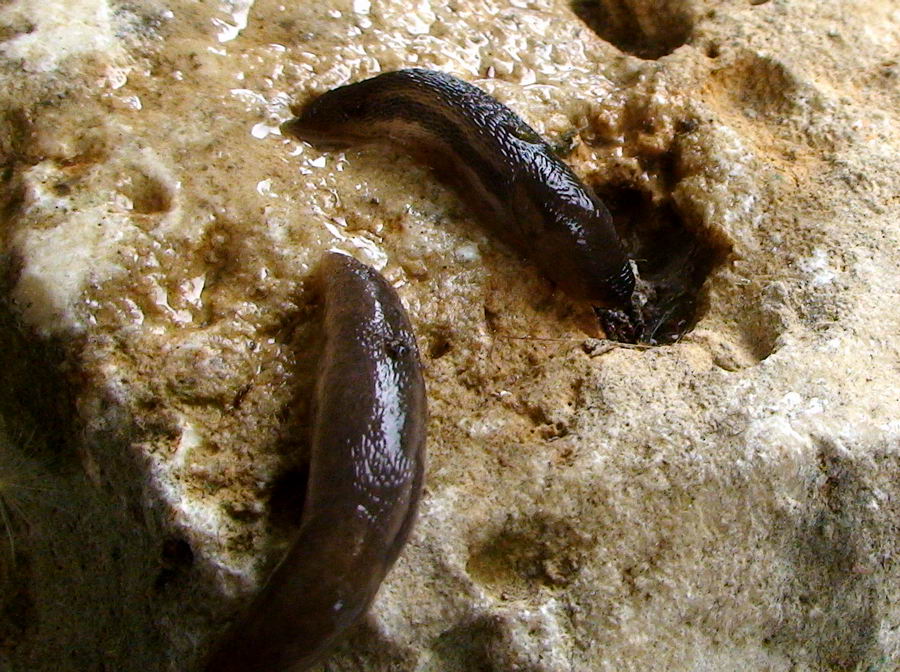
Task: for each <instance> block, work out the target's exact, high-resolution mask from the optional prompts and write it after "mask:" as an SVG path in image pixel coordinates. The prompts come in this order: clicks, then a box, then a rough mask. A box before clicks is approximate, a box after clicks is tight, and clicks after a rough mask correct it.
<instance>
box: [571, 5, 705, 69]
mask: <svg viewBox="0 0 900 672" xmlns="http://www.w3.org/2000/svg"><path fill="white" fill-rule="evenodd" d="M571 7H572V11H573V12H575V14H576V15H577V16H578V18H580V19H581V20H582V21H584V23H585V24H586V25H587V26H588V28H590V29H591V30H592V31H594V32H595V33H597V35H599V36H600V37H602V38H603V39H604V40H606V41H607V42H610V43H611V44H614V45H615V46H616V47H618V48H619V49H621V50H622V51H624V52H626V53H629V54H632V55H633V56H637V57H638V58H643V59H647V60H655V59H657V58H661V57H662V56H665V55H666V54H671V53H672V52H673V51H675V50H676V49H677V48H678V47H680V46H681V45H683V44H686V43H687V41H688V40H689V39H690V37H691V32H692V31H693V28H694V21H693V17H692V13H691V11H690V9H689V3H688V2H687V1H686V0H572V3H571Z"/></svg>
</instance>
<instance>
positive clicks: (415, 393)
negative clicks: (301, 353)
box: [206, 253, 426, 672]
mask: <svg viewBox="0 0 900 672" xmlns="http://www.w3.org/2000/svg"><path fill="white" fill-rule="evenodd" d="M320 272H321V280H322V285H323V293H324V303H325V319H324V324H325V346H324V351H323V354H322V359H321V360H320V363H319V371H318V377H317V381H316V392H315V411H314V413H315V419H314V424H313V434H312V449H311V457H310V473H309V484H308V487H307V493H306V501H305V503H304V509H303V520H302V524H301V528H300V532H299V535H298V538H297V540H296V541H295V542H294V544H293V546H292V547H291V550H290V551H289V552H288V554H287V556H286V557H285V558H284V560H282V562H281V563H280V564H279V565H278V567H277V568H276V569H275V571H274V572H273V574H272V576H271V577H270V579H269V580H268V582H267V584H266V586H265V587H264V588H263V589H262V591H261V593H260V594H259V595H258V597H257V598H256V599H255V600H254V602H253V604H252V605H251V606H250V608H249V609H248V611H247V613H246V615H245V616H244V617H243V618H242V619H239V620H238V621H237V622H236V623H235V624H234V625H233V626H232V628H231V630H230V631H229V633H228V634H227V636H226V637H225V639H224V640H223V644H222V646H221V647H220V648H219V649H218V650H217V651H216V652H215V653H214V655H213V657H212V659H211V661H210V663H209V665H208V667H207V668H206V669H207V672H238V671H241V672H257V671H258V672H262V671H263V670H265V671H266V672H285V671H290V672H301V671H302V670H307V669H308V668H309V667H310V666H312V665H314V664H315V663H316V662H317V661H319V660H321V659H322V658H323V657H324V656H325V655H326V654H327V653H328V652H329V651H330V649H331V647H332V645H333V644H334V643H335V641H336V640H338V639H339V637H340V636H341V634H342V633H344V632H345V631H346V629H347V628H348V627H350V626H351V625H353V624H354V623H355V622H356V621H357V620H359V618H360V617H361V616H362V615H363V614H364V613H365V612H366V610H367V609H368V607H369V605H370V604H371V602H372V600H373V599H374V597H375V594H376V593H377V591H378V587H379V586H380V585H381V582H382V580H383V579H384V577H385V575H386V574H387V572H388V570H389V569H390V568H391V566H392V565H393V564H394V561H395V560H396V559H397V556H398V555H399V553H400V550H401V549H402V547H403V545H404V544H405V543H406V540H407V537H408V536H409V532H410V529H411V528H412V524H413V521H414V519H415V515H416V509H417V506H418V501H419V496H420V494H421V489H422V477H423V470H424V460H425V420H426V407H425V384H424V381H423V378H422V370H421V364H420V362H419V356H418V351H417V349H416V342H415V338H414V336H413V332H412V328H411V327H410V324H409V320H408V318H407V316H406V313H405V311H404V309H403V306H402V304H401V303H400V299H399V298H398V296H397V294H396V292H395V291H394V290H393V288H391V286H390V285H389V284H388V283H387V281H386V280H385V279H384V278H383V277H382V276H381V275H380V274H378V273H377V272H376V271H375V270H373V269H371V268H369V267H368V266H365V265H363V264H361V263H360V262H358V261H356V260H355V259H353V258H352V257H348V256H345V255H340V254H334V253H329V254H328V255H326V257H325V259H324V260H323V262H322V265H321V270H320Z"/></svg>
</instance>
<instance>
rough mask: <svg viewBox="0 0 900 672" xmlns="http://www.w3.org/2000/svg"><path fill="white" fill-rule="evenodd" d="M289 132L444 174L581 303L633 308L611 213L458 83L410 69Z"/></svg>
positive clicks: (317, 104)
mask: <svg viewBox="0 0 900 672" xmlns="http://www.w3.org/2000/svg"><path fill="white" fill-rule="evenodd" d="M284 128H285V131H286V132H288V133H291V134H293V135H295V136H297V137H299V138H300V139H302V140H306V141H307V142H309V143H311V144H312V145H314V146H316V147H319V148H323V149H334V148H339V147H346V146H350V145H355V144H364V143H371V142H388V143H392V144H397V145H400V146H402V147H403V148H404V149H405V150H406V151H408V152H409V153H410V154H412V155H413V156H414V157H416V158H418V159H419V160H422V161H424V162H426V163H428V164H429V165H431V166H433V167H434V168H436V169H437V170H438V171H439V172H440V173H442V174H443V175H445V176H446V177H447V178H448V179H449V180H450V181H451V182H452V183H453V184H454V185H455V186H456V187H457V189H458V190H459V191H460V193H461V194H462V195H463V197H464V198H466V199H471V198H473V197H474V198H475V200H476V203H477V208H476V210H477V211H476V213H475V214H476V215H477V216H478V218H479V219H480V220H481V221H482V222H483V223H484V224H485V225H487V226H488V227H489V228H490V229H491V230H492V231H493V232H494V233H495V234H496V235H497V236H499V237H500V238H501V239H502V240H504V241H505V242H506V243H507V244H508V245H510V246H511V247H513V248H514V249H515V250H517V251H518V252H519V253H520V254H522V255H523V256H525V257H526V258H529V259H531V260H532V261H533V262H534V263H535V264H537V265H538V267H539V268H540V269H541V270H542V272H543V273H544V274H545V275H546V276H547V277H549V278H550V279H552V280H553V281H555V282H556V283H557V284H559V285H560V286H561V287H562V288H563V289H565V290H566V291H567V292H568V293H569V294H571V295H572V296H573V297H574V298H576V299H582V300H587V301H590V302H591V303H593V304H595V305H600V306H605V307H609V308H617V309H621V310H624V311H626V312H629V313H630V312H631V310H632V293H633V291H634V285H635V278H634V274H633V272H632V269H631V264H630V262H629V261H628V257H627V255H626V254H625V252H624V250H623V248H622V245H621V242H620V241H619V238H618V235H617V234H616V231H615V228H614V227H613V224H612V218H611V216H610V214H609V211H608V210H607V209H606V206H604V205H603V203H601V202H600V200H599V199H597V198H596V197H595V196H594V195H593V194H592V193H591V192H590V190H589V189H588V188H587V187H586V186H585V185H584V184H583V183H582V182H581V180H579V179H578V177H577V176H576V175H575V173H573V172H572V170H571V169H570V168H569V167H568V166H567V165H566V164H565V163H563V162H562V161H561V160H559V159H558V158H557V157H556V156H555V155H554V154H553V152H552V150H551V149H550V147H549V146H548V145H547V143H546V142H544V141H543V140H542V139H541V137H540V136H539V135H538V134H537V133H536V132H535V131H534V130H533V129H532V128H531V127H530V126H528V124H526V123H525V122H524V121H522V120H521V119H520V118H519V117H518V116H516V114H515V113H513V112H512V111H511V110H510V109H509V108H507V107H506V106H505V105H503V104H501V103H500V102H498V101H497V100H495V99H494V98H492V97H491V96H489V95H488V94H486V93H485V92H484V91H482V90H481V89H479V88H477V87H475V86H472V85H471V84H468V83H466V82H463V81H461V80H459V79H457V78H455V77H453V76H451V75H448V74H446V73H442V72H435V71H431V70H421V69H410V70H399V71H396V72H388V73H385V74H382V75H378V76H377V77H373V78H371V79H367V80H364V81H362V82H358V83H356V84H350V85H348V86H342V87H340V88H337V89H333V90H332V91H328V92H327V93H325V94H323V95H322V96H320V97H319V98H317V99H315V100H313V101H312V102H311V103H309V104H308V105H306V107H305V108H304V109H303V110H302V112H301V114H300V116H298V117H297V118H296V119H293V120H291V121H289V122H287V123H286V124H285V126H284Z"/></svg>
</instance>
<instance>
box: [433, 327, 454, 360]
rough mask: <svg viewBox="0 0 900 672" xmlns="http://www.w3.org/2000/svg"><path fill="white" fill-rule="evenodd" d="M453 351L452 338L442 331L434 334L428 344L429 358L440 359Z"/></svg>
mask: <svg viewBox="0 0 900 672" xmlns="http://www.w3.org/2000/svg"><path fill="white" fill-rule="evenodd" d="M452 349H453V344H452V343H451V342H450V337H449V336H448V335H447V334H446V333H444V332H441V331H436V332H435V333H434V334H432V336H431V338H430V339H429V343H428V358H429V359H440V358H441V357H443V356H444V355H446V354H447V353H448V352H450V351H451V350H452Z"/></svg>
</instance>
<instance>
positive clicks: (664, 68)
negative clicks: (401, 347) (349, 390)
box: [0, 0, 900, 672]
mask: <svg viewBox="0 0 900 672" xmlns="http://www.w3.org/2000/svg"><path fill="white" fill-rule="evenodd" d="M898 54H900V8H898V7H897V4H896V2H895V1H894V0H845V1H844V2H825V1H818V2H817V1H815V0H792V1H788V0H770V1H768V2H766V1H765V0H762V2H761V1H760V0H725V1H724V2H723V1H716V2H713V1H712V0H665V1H664V2H659V1H656V0H571V1H568V2H567V1H566V0H509V1H508V2H505V1H502V0H450V1H449V2H428V1H427V0H377V1H376V0H372V1H371V2H370V1H369V0H352V1H351V0H329V1H328V2H321V3H320V2H286V1H285V0H255V1H254V0H210V1H208V2H202V3H197V2H190V1H188V0H130V1H128V2H125V1H123V0H9V1H8V2H4V3H2V5H0V77H2V84H3V85H2V87H0V123H2V132H0V157H2V161H3V171H2V174H0V178H2V186H0V195H2V198H0V206H2V218H3V219H2V221H3V227H2V240H0V243H2V255H3V261H4V274H3V278H4V281H3V285H2V292H3V296H4V302H3V305H4V308H3V311H2V324H0V326H2V329H0V334H2V343H3V348H2V351H3V353H4V358H3V366H4V370H5V372H6V378H5V380H4V385H3V386H2V387H3V392H2V395H0V399H2V407H3V413H4V416H5V417H6V418H7V419H6V421H5V423H4V427H5V431H6V433H7V434H8V437H7V439H6V440H5V441H3V442H2V443H0V450H3V456H2V459H0V469H2V473H0V505H2V507H3V508H2V511H3V517H2V521H3V527H4V528H5V529H4V530H3V534H2V535H0V543H2V544H4V548H3V549H0V551H2V553H0V555H2V558H3V559H2V562H0V569H2V575H0V589H2V591H0V669H2V670H4V671H6V670H10V671H14V672H19V671H24V670H28V671H29V672H40V671H45V670H46V671H50V670H52V671H54V672H70V671H71V672H75V671H78V672H83V671H85V670H116V671H117V672H130V671H140V672H150V671H155V670H160V671H167V672H174V671H185V670H193V669H200V666H201V665H202V660H203V658H204V656H205V655H206V653H207V652H208V650H209V647H210V646H212V644H213V643H214V642H215V640H216V637H217V636H218V634H219V633H220V632H221V630H222V628H223V627H224V625H225V624H226V623H227V621H228V619H229V618H230V617H232V616H233V615H234V614H235V613H236V611H237V610H239V609H240V607H241V606H242V605H243V604H245V603H246V600H247V599H248V598H249V596H250V595H252V593H253V591H254V589H255V588H256V587H257V586H258V585H259V582H260V581H261V580H263V579H264V577H265V574H266V571H267V570H268V569H269V568H271V567H272V565H273V563H274V562H276V561H277V559H278V557H279V554H280V553H281V552H282V551H283V549H284V548H285V546H286V544H287V543H289V541H290V539H291V536H292V533H293V532H294V531H296V529H297V523H298V516H299V512H300V506H301V502H302V493H303V484H304V478H305V477H304V464H305V460H306V451H307V444H306V427H307V424H308V411H309V396H310V393H311V389H312V379H313V375H314V370H315V359H316V352H317V343H318V338H319V323H318V311H317V302H316V301H317V300H316V296H315V291H314V287H313V286H312V284H311V282H310V279H311V274H312V272H313V271H314V269H315V265H316V263H317V260H318V259H319V258H320V256H321V255H322V253H323V251H325V250H327V249H340V250H344V251H346V252H349V253H351V254H353V255H355V256H357V257H358V258H359V259H361V260H362V261H364V262H366V263H368V264H372V265H374V266H375V267H376V268H378V269H380V270H381V271H382V272H383V273H384V274H385V275H386V277H388V278H389V279H390V280H391V281H392V282H393V283H394V285H395V286H396V287H397V288H398V290H399V292H400V294H401V297H402V299H403V300H404V302H405V304H406V305H407V307H408V310H409V312H410V315H411V318H412V321H413V324H414V327H415V329H416V332H417V335H418V338H419V342H420V346H421V349H422V352H423V358H424V364H425V368H426V379H427V384H428V394H429V403H430V422H429V434H430V438H429V447H428V449H429V465H428V472H427V481H426V490H425V494H424V497H423V501H422V506H421V512H420V519H419V521H418V524H417V527H416V529H415V532H414V534H413V537H412V539H411V541H410V543H409V545H408V547H407V548H406V550H405V552H404V553H403V555H402V557H401V559H400V561H399V563H398V564H397V566H396V568H395V569H394V571H393V572H392V574H391V575H390V576H389V578H388V580H387V582H386V583H385V585H384V586H383V588H382V591H381V593H380V595H379V598H378V600H377V602H376V604H375V605H374V608H373V609H372V612H371V614H370V616H369V618H368V619H367V620H366V622H365V623H363V624H361V625H360V626H359V627H357V628H355V629H354V631H353V632H352V635H351V636H350V637H349V639H348V640H347V641H345V642H344V643H343V644H341V646H340V647H339V648H338V650H337V651H336V652H335V654H334V656H333V657H332V658H331V659H330V660H329V661H328V662H327V663H326V664H325V665H324V666H323V667H322V668H321V669H327V670H332V671H336V670H371V671H373V672H374V671H378V670H392V671H398V670H403V671H410V672H412V671H416V672H425V671H434V672H455V671H460V672H462V671H463V670H465V671H470V670H496V671H498V672H499V671H504V672H505V671H510V670H523V671H524V670H527V671H529V672H582V671H587V670H592V671H593V670H597V671H601V670H617V671H618V670H649V669H657V670H772V671H785V672H786V671H788V670H792V671H799V670H816V671H818V670H821V671H824V670H872V671H875V670H891V669H898V668H900V566H898V557H900V398H898V375H900V351H898V333H900V308H898V306H900V291H898V288H900V273H898V268H900V226H898V222H900V201H898V197H897V195H898V193H900V168H898V161H897V156H898V153H900V64H898V60H897V59H898ZM412 66H416V67H428V68H435V69H441V70H445V71H448V72H451V73H453V74H455V75H457V76H459V77H461V78H464V79H466V80H468V81H471V82H473V83H475V84H477V85H478V86H481V87H482V88H484V89H485V90H487V91H488V92H490V93H492V94H493V95H494V96H496V97H497V98H498V99H500V100H502V101H503V102H505V103H507V104H508V105H509V106H510V107H512V108H513V109H514V110H516V111H517V112H518V113H519V114H521V115H522V116H523V118H524V119H525V120H526V121H528V122H529V123H530V124H531V125H532V126H534V127H535V128H536V129H537V130H538V131H540V132H541V133H542V134H544V136H545V137H546V138H548V140H549V141H550V142H551V143H553V144H554V145H555V146H558V147H559V148H560V151H561V152H563V153H564V155H565V158H566V160H567V161H568V162H569V163H570V164H571V165H572V167H573V168H574V169H575V171H576V172H577V173H578V174H579V175H581V176H582V177H583V178H584V179H585V180H586V181H587V182H588V183H589V184H591V185H592V186H593V187H594V188H595V189H596V190H597V191H598V193H600V194H601V195H603V197H604V198H605V199H606V200H607V202H608V203H609V205H610V207H611V209H612V210H613V213H614V215H615V218H616V221H617V224H618V226H619V227H620V228H621V230H622V232H623V236H624V237H625V239H626V241H628V243H629V246H630V248H631V249H632V252H633V254H634V255H635V257H637V258H638V259H639V261H638V265H639V267H641V268H642V271H644V272H645V273H647V274H650V275H652V273H653V272H656V271H660V269H662V270H663V271H665V270H666V269H668V270H670V271H671V270H672V269H674V271H675V272H680V273H682V275H683V276H684V277H685V278H687V282H686V285H685V288H684V292H682V293H681V294H680V295H679V296H678V297H677V298H678V305H679V306H680V308H679V310H682V311H683V315H682V316H681V317H679V320H680V322H679V325H681V327H682V328H687V331H686V333H684V334H683V335H682V336H681V337H680V339H678V340H677V341H675V342H672V343H669V344H665V345H660V346H658V347H652V348H644V347H634V346H632V347H626V346H621V345H617V344H613V343H610V342H607V341H604V340H601V339H598V338H597V337H598V336H600V335H601V334H599V333H598V332H597V331H596V328H595V327H594V326H593V324H592V323H591V321H590V320H589V319H587V318H586V316H589V312H586V310H585V307H583V306H578V305H574V304H573V303H572V302H570V301H569V300H568V299H567V298H566V297H565V296H563V295H561V294H560V293H559V292H556V291H554V288H553V287H552V286H551V285H550V284H549V283H548V282H547V281H546V280H545V279H543V278H542V277H540V275H539V274H538V273H537V272H536V271H535V269H534V267H533V266H531V265H530V264H529V263H528V262H527V261H525V260H521V259H519V258H517V257H516V256H515V255H514V254H512V253H511V252H510V250H509V249H507V248H505V247H504V246H503V245H502V244H500V243H498V242H497V241H496V240H494V239H492V238H491V237H489V236H488V235H487V234H485V233H484V232H483V231H482V229H481V228H480V227H479V226H478V225H477V223H475V221H474V219H473V217H472V213H471V212H469V211H468V210H467V209H466V204H465V203H464V200H463V199H461V198H460V197H459V196H458V195H457V194H455V193H453V192H452V191H450V190H448V188H447V187H446V186H444V185H442V184H441V183H440V182H438V181H436V180H435V179H434V177H433V176H432V175H431V174H430V172H429V171H428V169H427V168H424V167H422V166H420V165H418V164H416V163H414V162H412V161H411V160H409V159H408V158H406V157H404V156H403V155H402V154H399V153H397V152H395V151H394V150H392V149H390V148H384V147H374V148H364V149H359V150H353V151H347V152H343V153H323V152H319V151H316V150H314V149H312V148H311V147H309V146H307V145H304V144H303V143H300V142H298V141H296V140H294V139H291V138H287V137H284V136H282V134H281V133H280V131H279V125H280V123H281V122H283V121H284V120H286V119H288V118H289V117H290V116H291V112H290V109H289V106H290V105H291V104H292V103H298V102H303V101H306V100H308V99H310V98H311V97H313V96H314V95H316V94H318V93H321V92H323V91H326V90H328V89H330V88H332V87H334V86H337V85H341V84H345V83H348V82H350V81H355V80H359V79H363V78H366V77H369V76H372V75H375V74H377V73H379V72H382V71H387V70H393V69H398V68H403V67H412ZM537 254H540V252H539V251H538V252H537ZM673 305H674V304H673ZM682 330H684V329H682ZM35 484H39V486H37V485H35ZM26 492H27V493H31V494H29V495H28V496H25V495H24V494H23V493H26ZM35 492H37V493H38V495H37V496H34V493H35ZM7 540H8V544H7ZM6 546H8V548H6Z"/></svg>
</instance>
